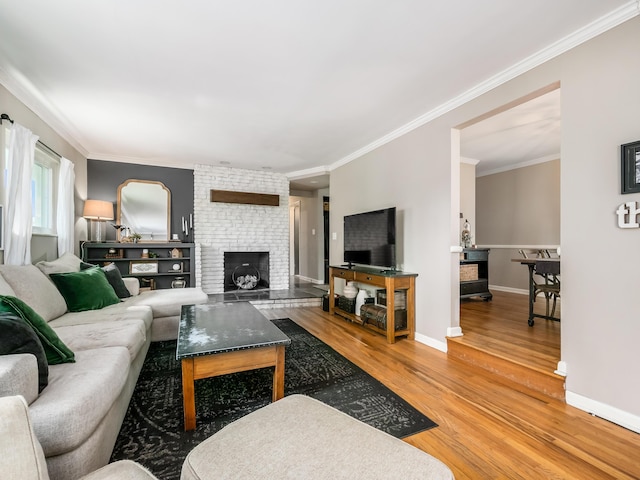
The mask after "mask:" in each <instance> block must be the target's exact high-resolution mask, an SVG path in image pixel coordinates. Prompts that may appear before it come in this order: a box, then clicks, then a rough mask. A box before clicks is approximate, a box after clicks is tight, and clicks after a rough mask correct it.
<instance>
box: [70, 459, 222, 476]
mask: <svg viewBox="0 0 640 480" xmlns="http://www.w3.org/2000/svg"><path fill="white" fill-rule="evenodd" d="M80 480H157V479H156V477H154V476H153V474H152V473H151V472H150V471H149V470H147V469H146V468H144V467H143V466H142V465H140V464H138V463H135V462H132V461H131V460H120V461H119V462H114V463H110V464H109V465H106V466H104V467H102V468H101V469H100V470H96V471H95V472H91V473H90V474H89V475H85V476H84V477H82V478H80ZM212 480H213V479H212Z"/></svg>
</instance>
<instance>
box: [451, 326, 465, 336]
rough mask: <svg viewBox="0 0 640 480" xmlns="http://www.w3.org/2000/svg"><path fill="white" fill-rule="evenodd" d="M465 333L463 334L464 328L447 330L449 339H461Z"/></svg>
mask: <svg viewBox="0 0 640 480" xmlns="http://www.w3.org/2000/svg"><path fill="white" fill-rule="evenodd" d="M463 335H464V333H462V328H460V327H449V328H447V337H461V336H463Z"/></svg>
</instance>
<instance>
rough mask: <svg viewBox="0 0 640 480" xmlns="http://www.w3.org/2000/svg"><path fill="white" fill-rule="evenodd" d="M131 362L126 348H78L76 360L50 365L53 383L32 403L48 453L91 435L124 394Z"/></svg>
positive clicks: (68, 448)
mask: <svg viewBox="0 0 640 480" xmlns="http://www.w3.org/2000/svg"><path fill="white" fill-rule="evenodd" d="M130 363H131V360H130V358H129V351H128V350H127V349H126V348H124V347H105V348H99V349H95V350H81V351H78V352H76V363H64V364H61V365H52V366H51V367H50V368H49V385H48V386H47V388H45V389H44V390H43V391H42V393H41V394H40V396H39V397H38V399H37V400H36V401H34V402H33V403H32V404H31V405H30V407H29V410H30V415H31V419H32V421H33V425H34V429H35V432H36V435H37V436H38V440H40V443H41V444H42V449H43V450H44V453H45V455H46V456H47V457H50V456H53V455H60V454H62V453H66V452H69V451H71V450H73V449H75V448H76V447H78V446H79V445H80V444H82V443H83V442H84V441H85V440H86V439H87V438H89V436H90V435H91V434H92V433H93V432H94V431H95V429H96V428H97V427H98V425H99V424H100V422H101V421H102V420H103V419H104V417H105V415H106V414H107V412H108V411H109V409H110V408H111V407H112V406H113V404H114V403H115V401H116V398H118V396H119V395H120V394H121V392H122V389H123V387H124V385H125V383H126V382H127V378H128V375H129V367H130Z"/></svg>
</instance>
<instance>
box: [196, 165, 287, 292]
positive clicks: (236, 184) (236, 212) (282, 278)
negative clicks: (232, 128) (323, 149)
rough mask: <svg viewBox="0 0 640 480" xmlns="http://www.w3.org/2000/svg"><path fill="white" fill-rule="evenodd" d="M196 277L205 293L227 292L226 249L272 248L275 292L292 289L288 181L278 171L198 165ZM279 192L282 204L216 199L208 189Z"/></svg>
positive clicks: (271, 271)
mask: <svg viewBox="0 0 640 480" xmlns="http://www.w3.org/2000/svg"><path fill="white" fill-rule="evenodd" d="M193 175H194V224H195V225H194V227H195V228H194V241H195V242H196V243H197V244H199V245H200V249H201V250H200V255H199V256H198V261H197V264H198V265H197V266H196V281H197V284H198V285H200V286H201V287H202V289H203V290H204V291H205V292H206V293H223V291H224V252H225V251H231V252H257V251H260V252H269V283H270V288H271V289H272V290H281V289H287V288H289V181H288V179H287V177H286V176H284V175H282V174H279V173H271V172H260V171H254V170H242V169H238V168H228V167H215V166H211V165H196V166H195V168H194V172H193ZM211 189H219V190H230V191H237V192H252V193H270V194H277V195H280V206H278V207H269V206H263V205H239V204H231V203H212V202H211V201H210V190H211Z"/></svg>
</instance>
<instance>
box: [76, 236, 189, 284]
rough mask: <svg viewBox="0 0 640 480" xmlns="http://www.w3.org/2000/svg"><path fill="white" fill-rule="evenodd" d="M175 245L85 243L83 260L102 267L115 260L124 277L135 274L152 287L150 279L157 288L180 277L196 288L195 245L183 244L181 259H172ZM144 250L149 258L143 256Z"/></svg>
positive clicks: (181, 245)
mask: <svg viewBox="0 0 640 480" xmlns="http://www.w3.org/2000/svg"><path fill="white" fill-rule="evenodd" d="M174 246H175V244H172V243H169V242H165V243H160V242H157V243H156V242H153V243H151V242H149V243H144V242H141V243H131V242H129V243H111V242H107V243H93V242H83V243H82V244H81V250H82V260H83V261H85V262H87V263H91V264H93V265H99V266H101V267H102V266H104V265H106V264H107V263H113V264H115V265H116V267H118V270H120V274H121V275H122V276H123V277H135V278H137V279H138V280H139V281H140V283H141V286H143V285H142V283H146V286H150V282H149V280H153V288H154V289H165V288H171V282H172V281H173V280H174V279H175V278H176V277H181V278H182V279H184V281H185V287H193V286H195V285H196V276H195V261H196V252H195V244H194V243H181V244H180V248H179V250H180V252H181V256H180V257H179V258H171V249H172V248H173V247H174ZM145 249H146V250H147V255H148V256H149V258H142V254H143V251H144V250H145ZM132 265H133V266H132ZM176 266H177V268H176Z"/></svg>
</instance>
